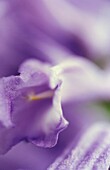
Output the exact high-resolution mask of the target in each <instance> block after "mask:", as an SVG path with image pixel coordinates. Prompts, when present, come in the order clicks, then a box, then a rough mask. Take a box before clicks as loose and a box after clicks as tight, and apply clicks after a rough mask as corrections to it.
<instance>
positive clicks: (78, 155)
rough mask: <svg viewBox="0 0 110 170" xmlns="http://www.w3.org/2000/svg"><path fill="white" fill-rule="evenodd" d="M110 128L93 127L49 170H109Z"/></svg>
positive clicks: (107, 126) (102, 125)
mask: <svg viewBox="0 0 110 170" xmlns="http://www.w3.org/2000/svg"><path fill="white" fill-rule="evenodd" d="M109 129H110V127H109V125H108V124H103V123H102V124H96V125H93V126H92V127H91V128H90V129H88V130H87V131H84V132H83V133H82V134H81V135H80V137H79V139H78V141H77V145H76V147H72V146H71V147H70V148H67V150H65V152H64V154H62V155H61V156H60V157H59V158H58V159H57V160H56V161H55V162H54V163H53V164H52V165H51V166H50V167H49V168H48V170H53V169H54V170H67V169H69V170H73V169H74V170H105V169H106V170H108V168H109V166H110V131H109Z"/></svg>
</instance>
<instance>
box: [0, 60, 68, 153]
mask: <svg viewBox="0 0 110 170" xmlns="http://www.w3.org/2000/svg"><path fill="white" fill-rule="evenodd" d="M19 72H20V75H19V76H10V77H4V78H2V79H1V81H0V89H1V92H0V101H1V103H0V106H1V114H0V122H1V123H0V138H1V139H2V140H1V142H0V153H4V152H6V151H7V150H9V149H10V148H11V147H12V146H14V145H15V144H17V143H18V142H20V141H22V140H27V141H30V142H32V143H34V144H35V145H37V146H44V147H52V146H54V145H55V144H56V142H57V138H58V134H59V132H60V131H62V130H63V129H64V128H65V127H66V126H67V125H68V122H67V121H66V120H65V119H64V118H63V115H62V109H61V104H60V86H61V80H59V79H58V78H57V77H56V75H55V72H53V71H52V70H51V68H50V67H49V66H48V65H47V64H43V63H41V62H38V61H36V60H30V61H27V62H25V63H24V64H23V65H21V67H20V70H19Z"/></svg>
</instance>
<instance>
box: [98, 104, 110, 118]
mask: <svg viewBox="0 0 110 170" xmlns="http://www.w3.org/2000/svg"><path fill="white" fill-rule="evenodd" d="M99 105H100V106H101V107H102V108H103V109H105V110H106V111H107V113H109V115H110V101H102V102H100V103H99Z"/></svg>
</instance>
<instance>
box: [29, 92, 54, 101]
mask: <svg viewBox="0 0 110 170" xmlns="http://www.w3.org/2000/svg"><path fill="white" fill-rule="evenodd" d="M53 95H54V91H53V90H49V91H46V92H42V93H39V94H34V93H30V94H29V95H28V96H27V97H28V100H29V101H33V100H42V99H46V98H51V97H53Z"/></svg>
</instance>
